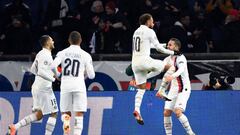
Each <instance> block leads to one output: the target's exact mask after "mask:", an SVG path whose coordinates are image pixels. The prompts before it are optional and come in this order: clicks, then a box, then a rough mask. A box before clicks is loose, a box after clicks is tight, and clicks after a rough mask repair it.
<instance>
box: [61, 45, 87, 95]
mask: <svg viewBox="0 0 240 135" xmlns="http://www.w3.org/2000/svg"><path fill="white" fill-rule="evenodd" d="M57 57H60V58H61V66H62V77H61V91H62V92H71V91H85V90H86V86H85V81H84V72H85V67H86V64H87V62H88V61H89V60H91V56H90V55H89V54H88V53H87V52H85V51H84V50H82V49H81V48H80V46H77V45H71V46H69V47H68V48H66V49H64V50H63V51H61V52H59V53H58V54H57Z"/></svg>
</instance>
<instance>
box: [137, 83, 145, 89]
mask: <svg viewBox="0 0 240 135" xmlns="http://www.w3.org/2000/svg"><path fill="white" fill-rule="evenodd" d="M137 87H138V88H139V89H146V83H143V84H139V85H138V86H137Z"/></svg>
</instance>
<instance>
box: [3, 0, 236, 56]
mask: <svg viewBox="0 0 240 135" xmlns="http://www.w3.org/2000/svg"><path fill="white" fill-rule="evenodd" d="M4 2H5V3H4ZM0 6H1V11H0V15H1V19H0V52H2V53H3V54H32V53H35V52H37V51H39V49H41V47H40V45H39V43H38V38H39V37H40V36H41V35H43V34H49V35H51V36H52V37H53V39H54V41H55V50H54V52H53V53H56V52H57V51H59V50H62V49H63V48H66V47H67V46H68V42H67V38H68V37H67V36H68V35H69V33H70V32H71V31H73V30H77V31H79V32H80V33H81V34H82V37H83V43H82V48H83V49H84V50H86V51H88V52H90V53H92V54H95V53H97V54H99V53H102V54H109V53H111V54H118V53H131V50H132V45H131V44H132V35H133V31H134V30H135V29H136V28H137V27H138V26H139V24H138V17H139V16H140V15H141V14H143V13H146V12H147V13H151V14H152V15H153V18H154V20H155V26H154V30H155V31H156V33H157V36H158V38H159V41H160V42H162V43H164V42H167V41H168V40H169V39H170V38H172V37H175V38H178V39H180V41H181V43H182V51H183V52H184V53H208V52H240V10H239V9H240V0H35V1H34V2H32V1H31V0H12V1H7V0H3V1H1V2H0Z"/></svg>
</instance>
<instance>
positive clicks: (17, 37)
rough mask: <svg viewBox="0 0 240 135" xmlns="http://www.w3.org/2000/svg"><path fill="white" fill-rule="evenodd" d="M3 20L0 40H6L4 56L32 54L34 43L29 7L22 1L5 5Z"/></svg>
mask: <svg viewBox="0 0 240 135" xmlns="http://www.w3.org/2000/svg"><path fill="white" fill-rule="evenodd" d="M2 18H3V22H2V26H1V27H2V28H1V32H0V37H1V38H0V39H1V40H4V41H2V43H4V44H3V46H2V48H3V52H4V54H30V53H31V52H32V50H33V41H32V36H31V31H30V26H31V23H32V20H31V13H30V9H29V7H28V6H27V5H26V4H25V3H23V1H22V0H13V1H12V2H10V3H8V4H6V5H5V7H4V9H3V16H2Z"/></svg>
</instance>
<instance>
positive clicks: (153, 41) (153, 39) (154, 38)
mask: <svg viewBox="0 0 240 135" xmlns="http://www.w3.org/2000/svg"><path fill="white" fill-rule="evenodd" d="M150 41H151V44H152V45H153V47H155V48H156V50H157V51H159V52H162V53H165V54H170V55H173V54H174V52H173V51H171V50H168V49H166V48H164V44H160V43H159V41H158V39H157V36H156V33H155V32H154V31H153V30H151V33H150Z"/></svg>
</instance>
